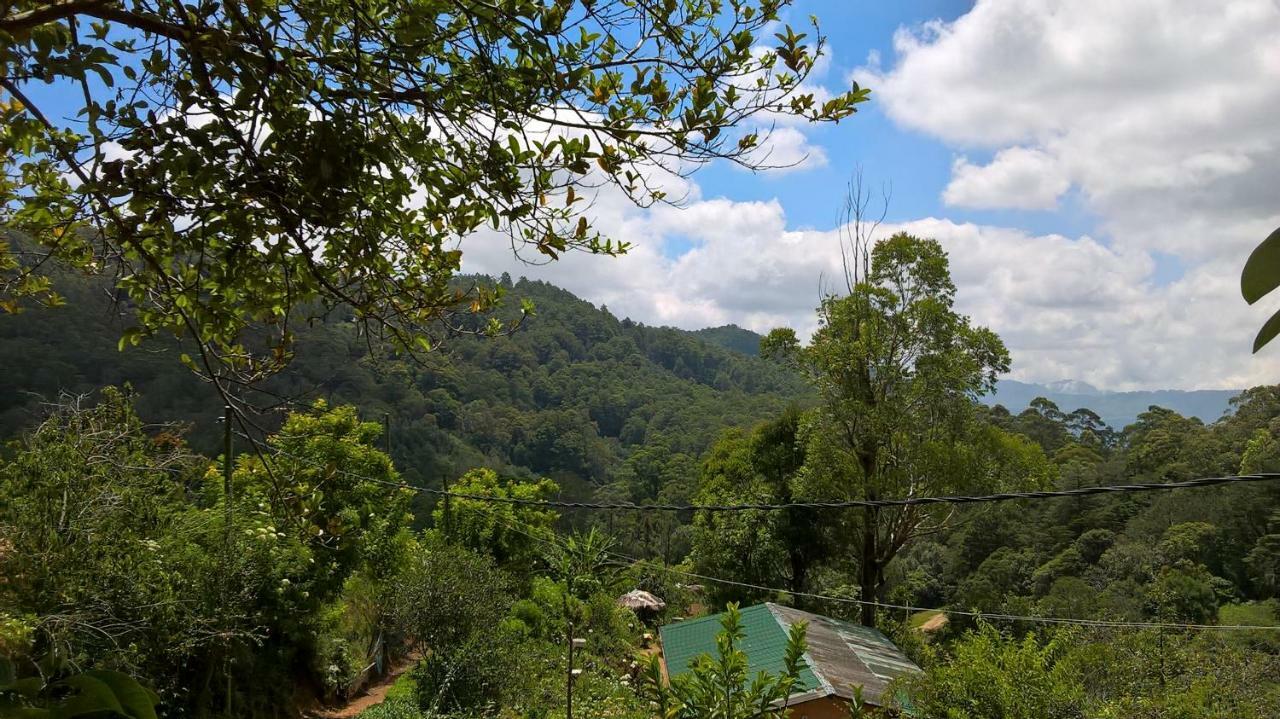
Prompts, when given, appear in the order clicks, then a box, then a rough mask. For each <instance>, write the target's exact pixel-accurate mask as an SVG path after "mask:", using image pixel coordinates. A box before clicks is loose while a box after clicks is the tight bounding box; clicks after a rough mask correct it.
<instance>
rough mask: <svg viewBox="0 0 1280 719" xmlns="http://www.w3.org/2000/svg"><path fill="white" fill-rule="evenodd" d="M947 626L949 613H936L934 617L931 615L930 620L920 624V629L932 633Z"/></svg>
mask: <svg viewBox="0 0 1280 719" xmlns="http://www.w3.org/2000/svg"><path fill="white" fill-rule="evenodd" d="M945 626H947V615H945V614H935V615H933V616H932V617H929V620H928V621H927V622H925V623H924V624H921V625H920V631H922V632H924V633H925V634H931V633H933V632H936V631H938V630H939V629H941V628H943V627H945Z"/></svg>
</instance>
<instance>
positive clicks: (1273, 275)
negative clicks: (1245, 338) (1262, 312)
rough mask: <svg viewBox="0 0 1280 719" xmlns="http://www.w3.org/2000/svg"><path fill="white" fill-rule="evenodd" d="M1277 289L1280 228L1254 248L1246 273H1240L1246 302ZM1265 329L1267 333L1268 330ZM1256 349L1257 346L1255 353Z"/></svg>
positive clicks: (1242, 291) (1279, 282) (1278, 280)
mask: <svg viewBox="0 0 1280 719" xmlns="http://www.w3.org/2000/svg"><path fill="white" fill-rule="evenodd" d="M1276 287H1280V228H1277V229H1276V230H1275V231H1274V232H1272V233H1271V234H1270V235H1269V236H1268V237H1267V239H1265V240H1263V241H1262V244H1260V245H1258V246H1257V247H1256V248H1254V250H1253V253H1252V254H1250V255H1249V259H1248V260H1246V261H1245V263H1244V271H1243V272H1241V273H1240V294H1242V295H1244V301H1245V302H1248V303H1249V304H1253V303H1254V302H1257V301H1258V300H1260V299H1262V297H1263V296H1265V295H1266V294H1267V293H1268V292H1270V291H1271V290H1274V289H1275V288H1276ZM1263 329H1264V331H1265V329H1266V328H1263ZM1258 337H1259V338H1261V337H1262V335H1261V334H1259V335H1258ZM1268 339H1270V338H1268ZM1263 344H1265V342H1264V343H1263ZM1256 347H1257V345H1255V349H1254V351H1255V352H1256V351H1257V349H1256Z"/></svg>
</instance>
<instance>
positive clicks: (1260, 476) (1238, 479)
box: [269, 447, 1280, 512]
mask: <svg viewBox="0 0 1280 719" xmlns="http://www.w3.org/2000/svg"><path fill="white" fill-rule="evenodd" d="M269 449H270V450H271V451H272V452H274V453H275V454H281V455H284V456H285V457H289V458H290V459H293V460H296V461H299V462H305V463H309V464H311V465H313V466H315V467H318V468H325V465H322V464H320V463H319V462H313V461H311V460H307V459H303V458H301V457H298V456H296V455H293V454H290V453H289V452H286V451H285V450H283V449H280V448H278V447H269ZM334 471H336V472H338V473H339V474H344V475H347V476H349V477H353V478H356V479H360V480H364V481H366V482H373V483H375V484H381V485H384V486H388V487H396V488H399V489H410V490H413V491H415V492H423V493H426V494H432V495H436V496H441V497H445V496H447V497H452V498H454V499H469V500H473V501H476V502H486V503H490V504H513V505H521V506H531V507H547V508H554V509H586V510H601V511H604V510H623V511H645V512H746V511H760V512H770V511H779V510H787V509H849V508H853V507H911V506H918V505H930V504H980V503H986V502H1009V501H1013V500H1019V499H1056V498H1059V497H1085V496H1090V495H1096V494H1127V493H1132V492H1157V491H1168V490H1174V489H1194V488H1196V487H1212V486H1215V485H1221V484H1243V483H1250V482H1275V481H1280V472H1259V473H1256V474H1237V475H1227V476H1222V477H1201V478H1199V479H1190V480H1187V481H1184V482H1161V483H1143V484H1117V485H1109V486H1103V487H1079V488H1076V489H1059V490H1051V491H1033V492H1002V493H1000V494H982V495H950V496H942V497H907V498H905V499H849V500H841V501H827V502H786V503H783V504H765V503H748V504H635V503H632V502H565V501H560V500H552V499H523V498H519V497H489V496H485V495H480V494H468V493H465V492H454V491H450V490H445V489H436V488H434V487H422V486H418V485H413V484H409V483H407V482H393V481H391V480H387V479H379V478H377V477H367V476H364V475H361V474H356V473H354V472H348V471H346V470H344V469H341V468H336V469H335V470H334Z"/></svg>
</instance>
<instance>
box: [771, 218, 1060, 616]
mask: <svg viewBox="0 0 1280 719" xmlns="http://www.w3.org/2000/svg"><path fill="white" fill-rule="evenodd" d="M851 252H852V256H851V257H849V258H847V260H846V263H847V264H848V265H850V266H851V267H852V268H853V271H852V274H851V278H850V282H849V286H848V290H849V293H848V294H847V295H844V296H838V295H834V294H833V295H829V296H827V297H826V298H824V299H823V301H822V305H821V307H819V309H818V318H819V322H820V326H819V328H818V330H817V332H815V333H814V335H813V339H812V341H811V342H810V344H809V345H808V346H806V347H802V346H800V344H799V342H798V341H797V338H796V334H795V332H794V331H793V330H790V329H777V330H774V331H773V332H771V333H770V334H769V336H768V337H767V338H766V340H765V342H764V343H763V345H762V349H763V350H764V351H765V353H766V354H770V355H773V356H775V357H783V358H787V359H789V360H791V361H793V362H795V363H796V364H797V365H798V366H799V367H800V368H801V369H802V370H803V371H804V372H806V373H807V375H808V376H809V378H810V379H811V381H812V382H813V384H814V385H815V387H816V388H817V390H818V392H819V395H820V397H821V403H820V405H819V407H818V409H817V411H816V415H815V419H814V422H813V423H812V428H811V430H810V434H809V437H810V442H809V448H808V454H807V457H806V460H805V469H804V472H805V474H806V478H807V481H808V482H809V488H808V493H809V496H811V497H815V498H817V497H821V498H823V499H861V500H878V499H889V498H897V497H910V496H925V495H937V494H956V493H963V492H966V491H969V490H972V489H979V488H981V489H993V488H995V487H997V486H1000V485H1002V484H1012V483H1021V482H1025V481H1027V475H1030V474H1035V473H1041V474H1043V473H1044V468H1043V464H1044V460H1043V454H1042V453H1041V452H1039V450H1038V448H1034V447H1033V446H1032V445H1030V444H1029V443H1028V442H1026V441H1025V440H1020V439H1018V438H1016V437H1013V436H1010V435H1007V434H1005V433H1003V432H1001V431H1000V430H998V429H997V428H995V427H993V426H990V425H988V424H986V423H984V422H981V421H979V415H978V412H977V411H976V410H975V407H974V404H975V403H974V401H973V400H974V397H975V396H977V395H981V394H983V393H985V392H988V391H990V390H991V389H992V388H993V386H994V384H995V378H996V376H997V375H998V374H999V373H1001V372H1004V371H1007V370H1008V368H1009V354H1008V352H1007V351H1006V350H1005V347H1004V344H1003V343H1002V342H1001V341H1000V339H999V337H997V336H996V335H995V334H994V333H993V332H991V331H990V330H988V329H986V328H984V327H976V326H973V325H972V324H971V323H970V322H969V319H968V318H967V317H965V316H963V315H960V314H959V313H957V312H956V311H955V310H954V309H953V303H954V299H955V285H954V284H952V282H951V273H950V269H949V266H948V261H947V255H946V253H945V252H944V251H943V249H942V246H941V245H939V244H938V242H937V241H935V240H925V239H920V238H916V237H912V236H910V235H907V234H901V233H900V234H896V235H894V236H893V237H890V238H888V239H886V240H883V241H880V242H878V243H876V245H875V246H874V248H873V249H870V250H869V251H868V249H867V247H866V245H865V243H861V244H859V243H854V247H853V249H852V251H851ZM1041 479H1043V477H1041ZM946 519H947V518H946V516H945V514H941V513H939V512H938V511H934V510H930V509H925V508H923V507H920V506H910V507H895V508H883V509H871V510H869V511H867V512H866V513H865V516H864V518H863V521H862V522H861V526H860V528H858V529H856V530H855V531H856V536H854V537H851V541H852V543H853V546H854V547H855V551H856V553H857V559H858V563H859V572H860V581H859V583H860V585H861V587H862V592H863V596H864V597H866V598H868V599H870V598H874V597H875V596H876V595H878V594H879V593H880V592H881V590H882V589H883V585H884V568H885V566H886V565H887V564H888V563H889V561H890V560H892V559H893V557H894V556H895V555H896V554H897V553H898V551H899V550H900V549H901V548H902V547H903V546H904V545H905V544H906V543H907V541H909V540H910V539H911V538H912V537H916V536H920V535H921V534H924V533H927V532H931V531H936V530H937V529H938V528H939V527H940V526H942V524H943V523H945V521H946ZM862 621H863V623H865V624H873V623H874V621H875V612H874V607H872V606H869V605H868V606H864V608H863V616H862Z"/></svg>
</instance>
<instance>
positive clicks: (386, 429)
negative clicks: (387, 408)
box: [382, 412, 391, 457]
mask: <svg viewBox="0 0 1280 719" xmlns="http://www.w3.org/2000/svg"><path fill="white" fill-rule="evenodd" d="M382 433H383V434H384V435H386V436H385V437H383V439H384V440H385V441H386V443H387V457H390V456H391V413H390V412H387V413H385V414H383V415H382Z"/></svg>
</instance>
